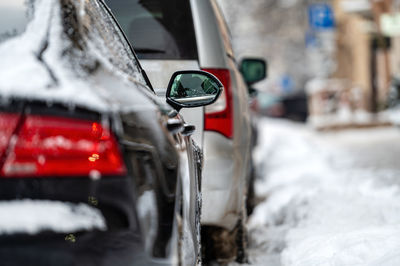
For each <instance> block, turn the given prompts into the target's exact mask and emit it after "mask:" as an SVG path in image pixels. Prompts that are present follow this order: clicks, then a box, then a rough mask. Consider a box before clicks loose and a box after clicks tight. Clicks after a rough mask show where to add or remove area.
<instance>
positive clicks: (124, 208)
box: [0, 0, 222, 266]
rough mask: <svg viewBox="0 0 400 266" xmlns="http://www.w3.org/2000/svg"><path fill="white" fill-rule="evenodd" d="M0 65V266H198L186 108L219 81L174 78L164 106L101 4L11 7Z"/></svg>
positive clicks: (195, 181) (196, 168) (37, 2)
mask: <svg viewBox="0 0 400 266" xmlns="http://www.w3.org/2000/svg"><path fill="white" fill-rule="evenodd" d="M0 58H1V61H0V157H1V161H0V215H1V217H2V223H0V261H1V263H0V264H1V265H38V266H40V265H82V266H90V265H96V266H98V265H113V266H117V265H121V266H122V265H124V266H129V265H177V264H179V263H180V264H183V265H190V264H195V263H196V262H197V260H198V258H199V252H200V247H199V219H200V199H201V198H200V193H199V191H200V184H199V177H200V174H201V164H202V154H201V151H200V150H199V149H198V148H197V146H196V144H195V143H194V142H193V141H192V140H191V138H190V135H191V134H192V133H193V131H194V130H195V129H194V127H193V126H191V125H187V124H185V123H184V120H183V119H182V117H181V116H180V115H179V113H178V111H179V110H180V109H181V108H183V107H197V106H204V105H207V104H211V103H213V102H214V101H215V100H216V99H217V97H218V96H219V94H220V93H221V90H222V84H221V83H220V82H219V81H218V79H216V78H215V77H214V76H212V75H210V74H208V73H205V72H202V71H181V72H177V73H175V74H174V75H173V76H172V78H171V82H170V84H169V85H168V93H167V102H168V103H169V104H167V103H165V102H160V101H159V100H158V98H157V97H156V96H155V94H154V92H153V90H152V87H151V84H150V83H149V81H148V79H147V77H146V73H145V72H144V71H143V69H142V68H141V66H140V64H139V62H138V60H137V58H136V56H135V53H134V51H133V50H132V48H131V47H130V45H129V44H128V42H127V41H126V38H125V36H124V34H123V32H122V31H121V29H120V28H119V26H118V24H117V23H116V22H115V20H114V18H113V16H112V15H111V13H110V12H109V10H108V8H107V7H106V5H105V4H104V3H103V2H102V0H90V1H75V0H30V1H15V0H3V1H2V2H1V3H0ZM191 80H194V82H191ZM199 80H200V82H199ZM166 85H167V84H166ZM182 91H185V95H186V96H179V95H183V94H182ZM188 92H191V93H188ZM187 95H190V96H187ZM172 106H173V107H172ZM7 221H8V222H7Z"/></svg>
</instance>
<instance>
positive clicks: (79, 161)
mask: <svg viewBox="0 0 400 266" xmlns="http://www.w3.org/2000/svg"><path fill="white" fill-rule="evenodd" d="M2 116H4V114H0V117H2ZM22 119H23V121H21V122H20V123H22V124H21V127H20V128H19V129H18V132H16V136H15V141H13V140H11V142H9V144H8V146H9V148H8V151H7V154H6V158H5V161H4V163H3V165H2V169H1V172H0V175H1V176H4V177H22V176H24V177H45V176H82V177H84V176H98V175H123V174H125V173H126V169H125V166H124V163H123V160H122V157H121V153H120V151H119V148H118V143H117V141H116V139H115V138H114V137H113V135H112V134H111V132H110V131H109V129H108V128H105V127H103V126H102V125H101V124H99V123H97V122H92V121H87V120H79V119H70V118H61V117H51V116H38V115H29V116H27V117H24V118H22ZM0 130H3V129H2V128H0Z"/></svg>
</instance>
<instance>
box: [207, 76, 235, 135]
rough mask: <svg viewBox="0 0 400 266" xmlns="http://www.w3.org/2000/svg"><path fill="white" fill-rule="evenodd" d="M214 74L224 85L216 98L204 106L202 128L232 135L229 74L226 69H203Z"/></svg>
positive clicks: (231, 103)
mask: <svg viewBox="0 0 400 266" xmlns="http://www.w3.org/2000/svg"><path fill="white" fill-rule="evenodd" d="M203 70H204V71H206V72H209V73H211V74H213V75H214V76H216V77H217V78H218V79H219V80H220V81H221V83H222V85H224V91H223V92H222V94H221V96H220V97H219V98H218V100H217V101H216V102H215V103H214V104H212V105H209V106H207V107H206V112H205V116H204V130H209V131H216V132H218V133H221V134H222V135H224V136H225V137H227V138H232V137H233V102H232V100H233V99H232V84H231V75H230V72H229V70H228V69H212V68H207V69H203Z"/></svg>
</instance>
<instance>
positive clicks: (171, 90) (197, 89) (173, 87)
mask: <svg viewBox="0 0 400 266" xmlns="http://www.w3.org/2000/svg"><path fill="white" fill-rule="evenodd" d="M223 87H224V86H223V85H222V83H221V82H220V81H219V80H218V79H217V78H216V77H215V76H214V75H212V74H210V73H208V72H204V71H200V70H189V71H178V72H175V73H174V74H173V75H172V77H171V80H170V82H169V85H168V89H167V103H169V104H170V105H171V106H172V107H174V108H175V109H176V110H178V111H179V110H180V109H181V108H191V107H199V106H206V105H209V104H212V103H214V102H215V101H216V100H217V99H218V97H219V95H220V94H221V92H222V90H223Z"/></svg>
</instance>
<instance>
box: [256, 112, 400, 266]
mask: <svg viewBox="0 0 400 266" xmlns="http://www.w3.org/2000/svg"><path fill="white" fill-rule="evenodd" d="M259 132H260V144H259V146H258V148H257V150H256V151H255V154H254V156H255V159H256V161H257V166H258V171H259V172H260V173H261V174H260V176H261V179H260V180H258V181H257V187H256V193H257V195H258V196H259V197H262V198H264V201H263V202H262V203H261V204H259V205H258V206H257V208H256V209H255V212H254V214H253V216H252V217H250V221H249V225H248V226H249V230H250V261H251V262H252V263H253V264H252V265H296V266H303V265H304V266H314V265H324V266H325V265H326V266H331V265H332V266H336V265H338V266H339V265H340V266H347V265H348V266H350V265H351V266H355V265H360V266H361V265H363V266H365V265H369V266H381V265H400V212H399V211H398V210H400V190H399V188H400V187H399V185H400V180H397V179H398V177H399V176H400V167H399V166H397V165H398V163H397V160H398V155H399V154H400V141H399V140H400V131H399V130H398V129H396V128H381V129H379V128H377V129H368V130H366V129H364V130H348V131H343V132H336V133H317V132H314V131H312V130H311V129H309V128H307V127H306V126H304V125H300V124H294V123H291V122H286V121H279V120H270V119H266V120H262V121H261V123H260V131H259ZM396 158H397V159H396ZM268 263H269V264H268Z"/></svg>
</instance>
